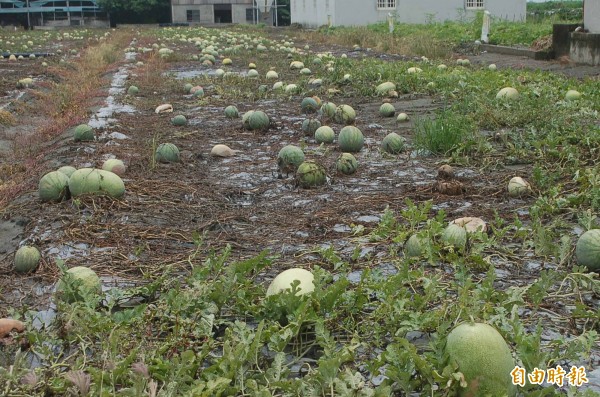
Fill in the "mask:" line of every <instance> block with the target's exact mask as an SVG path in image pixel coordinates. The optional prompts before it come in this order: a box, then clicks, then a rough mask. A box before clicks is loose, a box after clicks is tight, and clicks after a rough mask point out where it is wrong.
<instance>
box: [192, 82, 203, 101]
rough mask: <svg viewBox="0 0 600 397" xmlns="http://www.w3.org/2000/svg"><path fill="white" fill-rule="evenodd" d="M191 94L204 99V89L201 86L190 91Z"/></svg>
mask: <svg viewBox="0 0 600 397" xmlns="http://www.w3.org/2000/svg"><path fill="white" fill-rule="evenodd" d="M190 94H192V95H193V96H194V97H198V98H202V97H203V96H204V88H202V87H201V86H199V85H197V86H194V87H192V89H191V90H190Z"/></svg>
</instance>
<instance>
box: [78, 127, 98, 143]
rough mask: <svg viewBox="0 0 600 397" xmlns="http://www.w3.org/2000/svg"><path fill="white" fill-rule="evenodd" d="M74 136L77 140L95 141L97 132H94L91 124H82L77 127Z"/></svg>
mask: <svg viewBox="0 0 600 397" xmlns="http://www.w3.org/2000/svg"><path fill="white" fill-rule="evenodd" d="M73 138H74V140H75V142H86V141H93V140H94V139H95V138H96V134H94V129H93V128H92V127H90V126H89V125H87V124H80V125H78V126H77V127H75V130H74V131H73Z"/></svg>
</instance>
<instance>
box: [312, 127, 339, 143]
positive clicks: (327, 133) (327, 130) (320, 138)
mask: <svg viewBox="0 0 600 397" xmlns="http://www.w3.org/2000/svg"><path fill="white" fill-rule="evenodd" d="M334 139H335V132H333V129H331V127H328V126H326V125H324V126H322V127H319V128H317V130H316V131H315V141H317V143H332V142H333V140H334Z"/></svg>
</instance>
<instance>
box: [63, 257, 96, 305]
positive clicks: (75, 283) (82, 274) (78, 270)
mask: <svg viewBox="0 0 600 397" xmlns="http://www.w3.org/2000/svg"><path fill="white" fill-rule="evenodd" d="M56 292H57V294H58V296H59V297H60V298H61V299H63V300H65V301H67V302H75V301H81V300H83V298H84V297H85V296H89V295H92V294H100V293H101V292H102V283H101V282H100V277H98V275H97V274H96V272H94V271H93V270H92V269H90V268H87V267H85V266H77V267H73V268H71V269H69V270H67V271H66V273H65V274H64V275H63V277H62V278H61V279H60V280H59V281H58V284H57V285H56Z"/></svg>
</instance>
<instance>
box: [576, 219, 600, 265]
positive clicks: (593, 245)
mask: <svg viewBox="0 0 600 397" xmlns="http://www.w3.org/2000/svg"><path fill="white" fill-rule="evenodd" d="M575 254H576V255H577V263H578V264H579V265H581V266H586V267H587V268H588V269H589V270H591V271H594V272H600V229H592V230H588V231H587V232H585V233H583V234H582V235H581V237H579V240H577V246H576V248H575Z"/></svg>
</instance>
